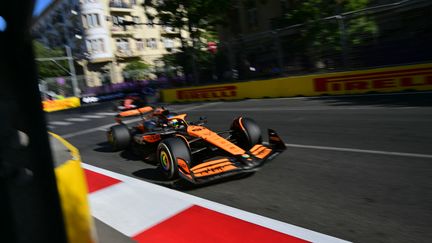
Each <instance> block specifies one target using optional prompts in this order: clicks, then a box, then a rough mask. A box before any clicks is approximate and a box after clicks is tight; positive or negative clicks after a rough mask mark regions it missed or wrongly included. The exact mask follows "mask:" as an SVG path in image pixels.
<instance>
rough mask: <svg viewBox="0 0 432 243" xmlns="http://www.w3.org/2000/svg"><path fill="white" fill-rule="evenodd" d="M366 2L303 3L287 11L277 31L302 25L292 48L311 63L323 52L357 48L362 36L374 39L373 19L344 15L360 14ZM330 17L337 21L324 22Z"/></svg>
mask: <svg viewBox="0 0 432 243" xmlns="http://www.w3.org/2000/svg"><path fill="white" fill-rule="evenodd" d="M368 5H369V0H305V1H301V2H298V3H297V5H296V6H295V7H294V8H293V9H292V10H290V11H288V12H287V13H286V14H285V15H284V16H283V17H282V18H281V19H280V21H279V23H278V26H277V27H285V26H292V25H296V24H302V26H301V27H299V29H300V38H299V39H297V42H294V43H293V44H294V45H296V46H298V47H300V48H298V50H303V51H305V52H306V54H307V55H308V56H309V58H311V59H316V57H317V56H320V55H322V52H323V51H333V52H334V51H336V52H342V51H343V52H345V53H346V52H347V51H349V46H355V45H360V44H362V43H363V42H364V40H365V39H367V38H365V36H374V35H375V34H376V33H377V32H378V27H377V25H376V24H375V21H374V20H373V18H371V17H369V16H368V15H365V14H362V13H359V14H355V15H344V14H343V13H348V12H351V11H356V10H361V9H364V8H366V7H368ZM330 16H338V17H336V18H331V19H326V18H327V17H330Z"/></svg>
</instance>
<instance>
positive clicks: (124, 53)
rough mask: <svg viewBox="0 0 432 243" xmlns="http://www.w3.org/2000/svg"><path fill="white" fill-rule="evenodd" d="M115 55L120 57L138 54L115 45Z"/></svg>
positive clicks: (130, 56)
mask: <svg viewBox="0 0 432 243" xmlns="http://www.w3.org/2000/svg"><path fill="white" fill-rule="evenodd" d="M115 55H116V57H117V58H120V59H126V58H134V57H139V56H140V55H139V53H138V52H137V51H134V50H131V49H126V48H119V47H117V51H116V52H115Z"/></svg>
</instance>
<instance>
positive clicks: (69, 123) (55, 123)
mask: <svg viewBox="0 0 432 243" xmlns="http://www.w3.org/2000/svg"><path fill="white" fill-rule="evenodd" d="M48 124H49V125H58V126H68V125H71V124H72V122H63V121H52V122H49V123H48Z"/></svg>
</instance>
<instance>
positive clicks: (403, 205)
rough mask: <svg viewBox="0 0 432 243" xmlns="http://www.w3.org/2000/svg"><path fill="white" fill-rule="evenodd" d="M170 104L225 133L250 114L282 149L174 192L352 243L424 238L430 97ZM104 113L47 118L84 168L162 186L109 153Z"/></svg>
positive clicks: (129, 160) (431, 174) (430, 217)
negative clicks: (241, 174)
mask: <svg viewBox="0 0 432 243" xmlns="http://www.w3.org/2000/svg"><path fill="white" fill-rule="evenodd" d="M169 108H170V109H172V110H178V111H184V112H187V113H188V114H189V118H190V120H197V119H198V118H199V117H200V116H206V117H207V118H208V121H209V123H208V127H210V128H212V129H214V130H225V129H228V128H229V125H230V122H231V121H232V120H233V119H234V118H235V117H237V116H239V115H243V116H247V117H251V118H253V119H255V120H256V121H257V122H258V123H259V124H260V126H261V128H262V129H263V130H264V129H265V128H272V129H275V130H276V131H277V132H278V133H279V135H280V136H281V137H282V139H284V141H285V143H287V144H288V149H287V150H286V151H285V152H284V153H283V154H282V155H280V156H279V157H277V158H276V159H275V160H274V161H272V162H271V163H269V164H267V165H266V166H265V167H263V168H262V169H261V170H260V171H258V172H257V173H255V174H253V175H251V176H248V177H245V178H238V179H235V180H232V181H224V182H221V183H216V184H212V185H207V186H202V187H196V188H194V187H189V186H183V187H176V189H177V190H182V191H184V192H186V193H189V194H192V195H196V196H199V197H202V198H205V199H209V200H212V201H215V202H219V203H222V204H225V205H229V206H232V207H236V208H239V209H242V210H246V211H250V212H253V213H256V214H260V215H263V216H266V217H270V218H273V219H277V220H280V221H283V222H287V223H290V224H294V225H297V226H301V227H304V228H308V229H311V230H314V231H318V232H320V233H324V234H328V235H331V236H335V237H338V238H342V239H345V240H349V241H355V242H430V239H431V238H432V230H431V225H432V142H431V141H432V93H415V94H413V93H408V94H400V95H366V96H354V97H349V96H348V97H320V98H283V99H264V100H243V101H235V102H209V103H191V104H183V105H172V106H169ZM110 112H112V106H111V105H110V104H109V103H104V104H97V105H92V106H88V107H84V108H79V109H74V110H68V111H62V112H56V113H49V114H48V115H47V120H48V121H49V123H50V124H51V126H52V131H53V132H55V133H57V134H59V135H62V136H64V137H66V138H67V139H68V140H69V141H70V142H71V143H72V144H74V145H75V146H76V147H77V148H78V149H79V150H80V153H81V156H82V159H83V161H85V162H86V163H88V164H91V165H94V166H98V167H101V168H104V169H107V170H111V171H114V172H117V173H121V174H124V175H128V176H132V177H135V178H139V179H142V180H146V181H151V182H154V183H158V184H160V183H164V182H163V181H161V179H160V174H159V173H158V171H157V170H156V169H155V166H154V165H152V164H149V163H145V162H143V161H142V160H141V159H140V158H139V157H136V156H133V155H132V154H130V153H128V152H112V151H111V150H110V148H109V147H108V146H107V144H106V142H105V141H106V138H105V133H104V130H106V128H107V127H109V124H112V123H113V116H111V115H109V113H110ZM104 113H106V114H104ZM92 116H93V117H92ZM96 116H97V117H96ZM91 117H92V118H91ZM71 118H72V119H71ZM74 118H78V119H74ZM67 119H69V120H67ZM80 119H81V120H80ZM56 122H57V125H54V124H56ZM58 122H60V123H58ZM62 122H63V125H58V124H62ZM65 123H66V124H65ZM67 123H69V124H67Z"/></svg>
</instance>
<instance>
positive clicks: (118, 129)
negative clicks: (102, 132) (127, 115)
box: [107, 125, 131, 151]
mask: <svg viewBox="0 0 432 243" xmlns="http://www.w3.org/2000/svg"><path fill="white" fill-rule="evenodd" d="M107 139H108V142H109V143H110V144H111V146H112V148H113V149H114V150H115V151H118V150H122V149H125V148H127V147H128V146H129V144H130V142H131V135H130V131H129V129H128V127H127V126H126V125H115V126H112V127H110V129H109V130H108V132H107Z"/></svg>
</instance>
